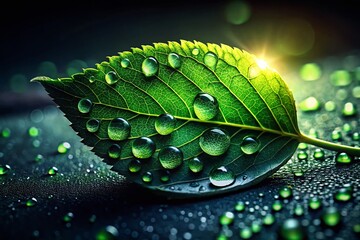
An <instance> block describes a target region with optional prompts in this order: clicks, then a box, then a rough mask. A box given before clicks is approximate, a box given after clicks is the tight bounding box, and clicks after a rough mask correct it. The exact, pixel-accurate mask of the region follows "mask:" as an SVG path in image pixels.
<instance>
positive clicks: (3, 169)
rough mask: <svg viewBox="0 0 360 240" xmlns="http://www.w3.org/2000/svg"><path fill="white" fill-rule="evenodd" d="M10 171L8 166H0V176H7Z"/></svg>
mask: <svg viewBox="0 0 360 240" xmlns="http://www.w3.org/2000/svg"><path fill="white" fill-rule="evenodd" d="M10 170H11V167H10V166H9V165H7V164H6V165H0V176H2V175H5V174H7V173H8V172H9V171H10Z"/></svg>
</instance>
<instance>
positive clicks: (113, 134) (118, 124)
mask: <svg viewBox="0 0 360 240" xmlns="http://www.w3.org/2000/svg"><path fill="white" fill-rule="evenodd" d="M108 135H109V138H110V139H111V140H115V141H121V140H125V139H127V138H128V137H129V135H130V124H129V123H128V121H126V120H125V119H123V118H115V119H113V120H112V121H111V122H110V123H109V126H108Z"/></svg>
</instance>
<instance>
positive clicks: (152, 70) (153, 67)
mask: <svg viewBox="0 0 360 240" xmlns="http://www.w3.org/2000/svg"><path fill="white" fill-rule="evenodd" d="M141 69H142V72H143V73H144V75H145V76H146V77H152V76H154V75H155V74H156V73H157V72H158V71H159V63H158V61H157V60H156V58H154V57H147V58H145V59H144V61H143V62H142V65H141Z"/></svg>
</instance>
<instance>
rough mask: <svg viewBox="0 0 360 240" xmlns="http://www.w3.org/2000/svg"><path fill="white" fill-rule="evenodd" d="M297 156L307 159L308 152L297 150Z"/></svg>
mask: <svg viewBox="0 0 360 240" xmlns="http://www.w3.org/2000/svg"><path fill="white" fill-rule="evenodd" d="M297 158H298V159H299V160H307V159H308V154H307V153H306V152H305V151H302V150H301V151H298V153H297Z"/></svg>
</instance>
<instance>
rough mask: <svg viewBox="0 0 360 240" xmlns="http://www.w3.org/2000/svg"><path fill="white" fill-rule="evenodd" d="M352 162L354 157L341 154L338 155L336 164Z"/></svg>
mask: <svg viewBox="0 0 360 240" xmlns="http://www.w3.org/2000/svg"><path fill="white" fill-rule="evenodd" d="M351 162H352V157H351V156H349V155H348V154H347V153H344V152H339V153H337V154H336V163H337V164H350V163H351Z"/></svg>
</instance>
